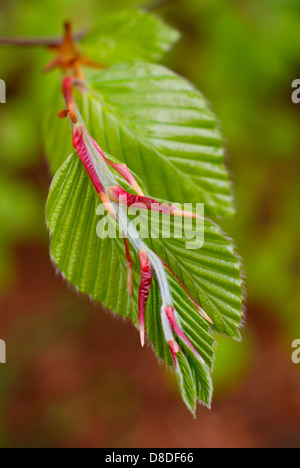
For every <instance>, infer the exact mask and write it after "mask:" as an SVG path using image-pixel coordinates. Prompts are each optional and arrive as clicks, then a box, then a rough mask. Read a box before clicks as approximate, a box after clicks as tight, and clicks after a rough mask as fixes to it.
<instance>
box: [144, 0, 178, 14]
mask: <svg viewBox="0 0 300 468" xmlns="http://www.w3.org/2000/svg"><path fill="white" fill-rule="evenodd" d="M173 1H174V0H154V1H153V2H151V3H150V4H148V5H146V7H145V10H146V11H148V12H151V11H155V10H158V9H159V8H161V7H163V6H165V5H167V4H168V3H171V2H173Z"/></svg>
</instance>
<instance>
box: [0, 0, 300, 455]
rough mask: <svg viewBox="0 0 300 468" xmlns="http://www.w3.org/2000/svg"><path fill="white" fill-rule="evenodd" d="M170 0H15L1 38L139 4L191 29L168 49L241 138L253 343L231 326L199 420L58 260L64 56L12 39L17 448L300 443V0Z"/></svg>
mask: <svg viewBox="0 0 300 468" xmlns="http://www.w3.org/2000/svg"><path fill="white" fill-rule="evenodd" d="M158 3H160V2H157V3H156V2H153V3H151V2H138V1H130V0H114V1H113V2H111V1H109V0H101V1H99V0H86V1H84V2H83V1H78V0H72V1H71V0H62V1H58V0H43V2H36V1H33V0H23V1H22V0H18V1H17V0H1V1H0V36H8V35H9V36H13V35H17V36H20V35H24V36H34V35H38V36H41V35H52V34H53V35H56V36H57V35H60V34H61V30H62V23H63V21H65V20H66V19H71V20H72V21H73V23H74V26H75V28H76V30H78V31H80V30H81V29H82V28H86V27H89V26H90V25H92V23H93V22H94V21H95V19H97V17H99V16H100V15H101V14H103V13H104V12H105V11H106V10H108V9H112V8H124V7H127V6H131V5H134V4H135V5H136V4H139V5H146V6H147V7H149V5H150V7H152V8H154V9H155V10H156V12H157V13H158V14H160V15H162V16H163V17H164V18H165V19H166V20H167V21H168V22H169V23H171V24H172V25H173V26H175V27H177V28H178V29H179V30H180V31H181V32H182V39H181V41H180V42H179V43H178V44H177V46H176V47H175V49H174V50H173V52H171V53H170V54H169V55H168V56H167V58H166V60H165V63H166V64H167V65H168V66H170V67H172V68H173V69H175V70H176V71H177V72H179V73H181V74H182V75H184V76H186V77H187V78H189V79H190V80H191V81H193V82H195V83H196V84H197V86H198V87H199V88H200V89H201V90H202V91H203V92H204V93H205V95H206V97H207V98H208V100H209V101H210V102H211V106H212V109H213V110H214V112H215V113H216V114H217V116H218V118H219V120H220V122H221V124H222V129H223V133H224V136H225V138H226V147H227V151H228V167H229V169H230V171H231V173H232V179H233V182H234V186H235V193H236V205H237V216H236V217H235V218H234V219H232V220H230V221H224V222H223V221H222V222H221V224H222V226H223V227H224V229H225V230H226V231H227V232H228V233H229V234H230V235H231V236H232V237H234V239H235V241H236V244H237V247H238V249H239V252H240V255H241V256H242V258H243V261H244V271H245V274H246V285H247V291H248V299H247V321H246V325H245V327H244V330H243V342H242V343H235V342H232V341H230V340H229V339H225V338H223V337H219V338H218V342H219V346H218V349H217V359H216V366H215V371H214V381H215V396H214V404H213V409H212V410H211V411H208V410H206V409H203V408H199V410H198V418H197V419H196V420H193V419H192V417H191V416H190V414H189V413H188V412H187V410H186V408H185V407H184V405H183V403H182V402H181V399H180V397H179V394H178V390H177V385H176V382H175V378H174V376H173V375H172V374H170V373H169V372H168V371H167V369H165V368H164V367H162V366H158V364H157V362H156V358H155V356H154V354H153V353H152V351H151V350H150V349H144V350H142V349H140V346H139V340H138V335H137V333H136V331H135V330H134V329H133V326H132V325H130V324H129V323H124V322H123V321H122V320H120V319H114V318H113V317H112V316H111V315H110V314H107V313H105V312H104V311H103V310H102V308H101V305H100V304H92V303H90V302H89V301H88V300H87V299H85V298H83V297H81V296H78V295H77V294H76V293H74V291H72V289H71V288H70V287H69V286H67V284H66V283H64V282H63V280H62V279H61V278H60V277H59V276H57V275H56V274H55V269H54V267H53V265H52V264H51V262H50V259H49V255H48V233H47V230H46V226H45V220H44V219H45V217H44V206H45V201H46V197H47V191H48V187H49V183H50V181H51V177H50V173H49V170H48V167H47V163H46V160H45V157H44V155H43V144H42V133H41V129H40V123H41V120H42V118H43V112H44V111H45V106H46V98H47V93H48V84H49V77H48V76H46V75H44V74H43V73H42V72H41V70H42V68H43V66H44V65H45V63H47V61H48V60H49V59H50V58H51V56H50V54H49V53H48V52H47V51H45V50H43V49H37V48H29V49H21V48H9V47H4V46H0V78H1V79H4V80H5V81H6V83H7V86H8V93H7V104H5V105H1V106H0V141H1V144H0V167H1V170H0V338H1V339H4V340H5V341H6V344H7V364H6V365H0V446H1V447H39V448H41V447H80V448H81V447H84V448H85V447H178V448H180V447H295V446H296V447H300V365H298V366H297V365H295V364H293V363H292V361H291V354H292V349H291V343H292V341H293V340H295V339H297V338H298V339H299V338H300V314H299V310H300V287H299V286H300V243H299V234H300V223H299V208H300V184H299V176H300V162H299V151H300V133H299V128H300V126H299V123H300V122H299V111H300V107H299V106H297V105H295V104H293V103H292V101H291V93H292V88H291V83H292V81H293V80H294V79H296V78H300V2H299V0H235V1H234V0H173V1H172V0H170V1H169V2H165V4H164V5H160V6H159V5H158ZM52 79H53V77H52ZM58 110H60V109H58Z"/></svg>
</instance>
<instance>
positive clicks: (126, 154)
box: [46, 62, 234, 215]
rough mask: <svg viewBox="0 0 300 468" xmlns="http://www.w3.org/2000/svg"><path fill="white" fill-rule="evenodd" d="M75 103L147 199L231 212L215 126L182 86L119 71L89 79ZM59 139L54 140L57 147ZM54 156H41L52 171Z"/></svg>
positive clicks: (148, 67) (154, 68) (174, 79)
mask: <svg viewBox="0 0 300 468" xmlns="http://www.w3.org/2000/svg"><path fill="white" fill-rule="evenodd" d="M80 99H81V97H80V96H78V101H80ZM82 101H83V102H82V104H81V106H80V108H81V113H82V116H83V119H84V122H85V124H86V126H87V128H88V129H89V132H90V133H91V135H92V136H93V137H94V138H95V139H96V140H97V141H98V142H99V144H100V146H101V147H102V149H103V150H104V151H106V152H107V153H109V154H112V155H113V156H114V157H115V158H117V159H118V160H119V161H121V162H125V163H126V164H127V166H128V167H130V168H131V170H133V171H134V172H135V173H136V174H137V175H138V176H139V177H140V179H141V180H143V182H144V184H145V186H146V187H147V189H148V192H149V193H151V195H152V196H154V197H156V198H157V197H158V198H162V199H165V200H176V201H177V202H179V203H188V202H193V203H201V202H202V203H205V210H206V214H207V215H230V214H232V213H233V212H234V207H233V198H232V193H231V184H230V181H229V176H228V173H227V170H226V168H225V166H224V149H223V142H222V137H221V134H220V132H219V130H218V128H217V127H218V126H217V122H216V119H215V117H214V115H213V114H212V112H211V111H210V110H209V107H208V105H207V102H206V100H205V99H204V97H203V95H202V94H201V93H200V92H199V91H197V90H196V89H195V88H194V87H193V86H192V85H191V84H190V83H189V82H188V81H186V80H184V79H183V78H181V77H180V76H178V75H176V74H175V73H173V72H172V71H170V70H168V69H167V68H165V67H162V66H160V65H153V64H147V63H142V62H139V63H134V64H121V65H116V66H114V67H112V68H110V69H108V70H105V71H102V72H101V73H99V74H97V76H96V78H94V82H93V84H92V85H91V88H90V89H89V88H88V89H87V93H85V94H84V95H83V97H82ZM62 132H63V129H62ZM46 138H47V137H46ZM65 139H67V135H65V133H63V134H61V136H59V137H57V140H58V144H59V142H63V141H65ZM58 153H59V154H62V153H61V149H60V147H58V149H57V152H56V153H55V154H54V153H52V154H49V158H50V160H51V161H52V162H53V166H54V167H55V169H58V167H59V164H58V163H59V161H58V159H57V156H56V154H58ZM54 158H55V160H54ZM62 162H63V160H61V161H60V164H61V163H62Z"/></svg>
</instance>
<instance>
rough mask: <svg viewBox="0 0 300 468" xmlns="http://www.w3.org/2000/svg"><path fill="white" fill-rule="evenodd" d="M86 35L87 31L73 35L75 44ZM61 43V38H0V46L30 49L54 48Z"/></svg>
mask: <svg viewBox="0 0 300 468" xmlns="http://www.w3.org/2000/svg"><path fill="white" fill-rule="evenodd" d="M86 34H87V31H83V32H81V33H78V34H75V35H74V37H73V40H74V41H75V42H78V41H80V39H83V38H84V37H85V36H86ZM61 43H62V39H61V38H59V39H58V38H50V37H49V38H47V37H40V38H39V37H36V38H20V37H0V45H13V46H20V47H31V46H42V47H55V46H59V45H60V44H61Z"/></svg>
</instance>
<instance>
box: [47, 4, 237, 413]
mask: <svg viewBox="0 0 300 468" xmlns="http://www.w3.org/2000/svg"><path fill="white" fill-rule="evenodd" d="M176 38H177V34H176V33H175V32H174V31H173V30H171V29H169V28H168V27H167V26H165V25H164V24H163V23H161V22H160V21H159V20H158V19H156V18H155V17H153V16H151V15H150V16H149V15H146V14H143V13H139V12H136V11H134V10H133V11H130V14H129V16H128V13H122V14H117V15H112V16H110V17H107V18H106V19H104V18H103V20H101V24H98V26H97V27H96V28H95V29H94V31H93V32H91V33H90V35H89V36H88V37H87V38H86V40H85V41H83V44H82V46H83V47H84V48H86V53H87V56H88V57H91V59H93V60H97V61H102V62H105V63H107V64H114V63H115V62H118V61H120V60H124V61H127V62H130V63H122V64H116V65H114V66H113V67H111V68H108V69H105V70H103V71H101V72H100V73H97V75H96V76H95V77H94V78H93V79H92V80H91V83H87V82H86V81H84V80H82V79H80V73H78V68H76V73H73V74H67V75H66V76H65V77H64V79H63V86H62V92H63V96H64V100H65V109H64V110H61V109H60V112H59V117H61V118H64V117H68V119H69V122H70V125H71V129H70V128H67V126H65V125H62V126H61V129H58V128H57V127H56V128H55V130H56V131H57V134H56V139H55V138H53V135H51V136H50V143H48V152H49V159H50V163H51V167H52V168H53V170H54V171H57V172H56V174H55V176H54V179H53V182H52V185H51V189H50V193H49V198H48V202H47V221H48V226H49V230H50V233H51V257H52V259H53V260H54V262H55V263H56V264H57V266H58V268H59V269H60V271H61V272H62V274H63V275H64V277H65V278H66V279H67V280H68V281H69V282H70V283H71V284H73V285H74V286H75V287H76V288H77V289H78V290H79V291H81V292H83V293H85V294H88V295H90V296H91V297H92V298H93V299H94V300H96V301H100V302H102V303H103V304H104V305H105V306H106V307H107V308H108V309H111V310H113V311H114V312H115V313H117V314H119V315H122V316H124V317H127V318H130V319H131V320H132V321H133V323H134V324H135V326H136V327H137V328H139V332H140V340H141V344H142V346H143V345H144V343H145V337H146V336H147V337H148V339H149V341H151V342H152V344H153V346H154V348H155V350H156V353H157V355H158V356H159V358H161V359H163V360H164V361H165V362H166V364H167V365H169V366H171V367H173V368H174V370H175V373H176V377H177V381H178V384H179V388H180V392H181V395H182V398H183V400H184V402H185V404H186V405H187V407H188V408H189V410H190V411H191V412H192V413H193V414H194V413H195V411H196V403H197V401H198V400H199V401H200V402H202V403H203V404H204V405H206V406H207V407H210V405H211V398H212V380H211V372H212V366H213V362H214V347H215V333H216V332H220V333H223V334H226V335H228V336H230V337H232V338H234V339H240V333H239V327H240V322H241V317H242V280H241V274H240V264H239V260H238V259H237V257H236V255H235V252H234V248H233V246H232V244H231V241H230V240H229V239H228V238H227V237H226V236H225V235H224V234H223V232H222V231H221V229H220V228H219V227H218V226H217V225H216V224H214V223H213V222H212V221H210V220H208V219H206V218H204V216H203V212H201V213H199V212H198V210H196V209H195V206H194V205H192V206H191V208H190V209H187V208H186V206H184V204H186V203H192V204H195V203H201V204H204V209H205V214H206V215H230V214H232V213H233V212H234V207H233V200H232V194H231V186H230V182H229V177H228V174H227V171H226V168H225V166H224V150H223V144H222V138H221V135H220V132H219V130H218V129H217V123H216V119H215V117H214V115H213V114H212V113H211V111H210V110H209V107H208V105H207V103H206V101H205V99H204V97H203V96H202V94H201V93H200V92H199V91H197V90H196V89H195V88H194V87H193V86H192V85H191V84H190V83H189V82H187V81H186V80H184V79H183V78H181V77H179V76H178V75H176V74H175V73H173V72H171V71H170V70H168V69H166V68H165V67H162V66H159V65H153V64H149V63H146V62H145V60H156V59H158V58H159V57H160V56H161V54H162V52H163V51H166V50H167V49H168V48H169V47H170V46H171V44H172V43H173V42H174V41H175V40H176ZM133 44H135V45H134V46H133ZM93 54H94V55H93ZM136 59H139V60H141V59H142V60H144V62H141V61H139V62H136V61H135V60H136ZM51 112H52V111H51ZM57 112H58V110H57ZM57 112H56V114H57ZM52 114H53V112H52ZM60 122H61V121H60ZM69 140H72V141H73V147H74V149H75V152H74V153H73V154H71V155H69V156H68V155H67V154H65V153H64V151H63V150H64V148H65V147H66V141H69ZM137 213H138V216H137ZM164 217H167V218H168V227H169V228H170V233H174V235H169V236H165V235H164ZM187 220H188V221H189V222H186V221H187ZM183 221H184V222H185V224H184V229H183V230H182V223H183ZM137 226H139V229H138V227H137ZM179 234H180V235H179ZM191 239H194V240H193V242H192V241H191Z"/></svg>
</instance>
